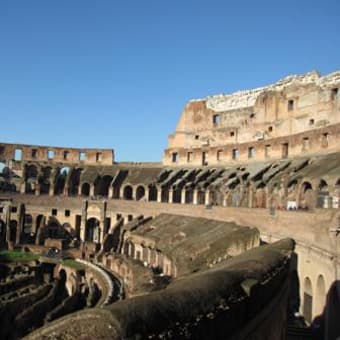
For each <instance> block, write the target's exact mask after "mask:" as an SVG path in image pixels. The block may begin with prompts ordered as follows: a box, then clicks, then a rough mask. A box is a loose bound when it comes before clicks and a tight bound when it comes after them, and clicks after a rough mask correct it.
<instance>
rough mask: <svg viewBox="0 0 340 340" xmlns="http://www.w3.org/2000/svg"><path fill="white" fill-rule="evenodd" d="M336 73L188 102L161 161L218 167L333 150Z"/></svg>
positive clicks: (338, 102)
mask: <svg viewBox="0 0 340 340" xmlns="http://www.w3.org/2000/svg"><path fill="white" fill-rule="evenodd" d="M339 88H340V72H334V73H332V74H329V75H326V76H320V75H319V74H318V73H317V72H311V73H308V74H306V75H301V76H289V77H286V78H284V79H282V80H280V81H278V82H277V83H275V84H273V85H269V86H266V87H261V88H257V89H254V90H246V91H239V92H236V93H233V94H228V95H224V94H223V95H217V96H212V97H207V98H204V99H197V100H192V101H190V102H189V103H188V104H187V105H186V106H185V108H184V111H183V113H182V115H181V118H180V120H179V122H178V125H177V128H176V131H175V132H174V134H172V135H170V136H169V142H168V149H167V150H166V151H165V153H164V158H163V161H164V164H166V165H173V166H176V165H182V166H183V165H194V166H199V165H219V164H227V163H239V162H247V163H249V162H254V161H264V160H271V159H280V158H287V157H295V156H302V155H306V154H320V153H327V152H334V151H335V150H339V149H338V145H339V138H340V137H339V135H340V133H339V132H340V125H339V123H340V115H339V113H340V95H339V92H340V91H339Z"/></svg>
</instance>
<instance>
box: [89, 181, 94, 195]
mask: <svg viewBox="0 0 340 340" xmlns="http://www.w3.org/2000/svg"><path fill="white" fill-rule="evenodd" d="M93 196H94V184H90V197H93Z"/></svg>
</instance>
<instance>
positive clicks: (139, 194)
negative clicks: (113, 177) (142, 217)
mask: <svg viewBox="0 0 340 340" xmlns="http://www.w3.org/2000/svg"><path fill="white" fill-rule="evenodd" d="M144 196H145V188H144V186H143V185H139V186H138V187H137V189H136V201H139V200H141V199H142V198H144Z"/></svg>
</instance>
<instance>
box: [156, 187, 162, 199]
mask: <svg viewBox="0 0 340 340" xmlns="http://www.w3.org/2000/svg"><path fill="white" fill-rule="evenodd" d="M157 202H158V203H161V202H162V187H157Z"/></svg>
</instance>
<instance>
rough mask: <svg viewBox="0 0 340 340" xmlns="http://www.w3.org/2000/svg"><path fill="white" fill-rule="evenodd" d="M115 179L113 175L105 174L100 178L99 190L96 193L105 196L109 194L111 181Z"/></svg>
mask: <svg viewBox="0 0 340 340" xmlns="http://www.w3.org/2000/svg"><path fill="white" fill-rule="evenodd" d="M112 181H113V177H112V176H110V175H105V176H103V177H102V178H101V179H100V185H99V188H98V192H97V193H95V195H101V196H104V197H108V196H109V189H110V186H111V183H112Z"/></svg>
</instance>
